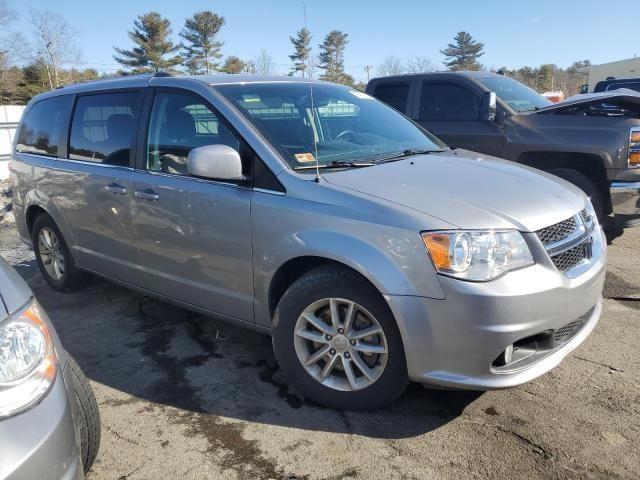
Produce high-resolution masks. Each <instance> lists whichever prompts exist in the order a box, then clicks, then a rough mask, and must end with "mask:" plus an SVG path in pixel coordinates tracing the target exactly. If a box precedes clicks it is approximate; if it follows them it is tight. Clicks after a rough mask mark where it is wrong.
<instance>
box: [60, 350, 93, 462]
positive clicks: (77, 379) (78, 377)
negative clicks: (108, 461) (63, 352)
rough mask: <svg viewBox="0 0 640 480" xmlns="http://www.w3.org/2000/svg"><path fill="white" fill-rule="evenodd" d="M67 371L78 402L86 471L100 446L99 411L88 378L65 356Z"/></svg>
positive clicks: (73, 361) (81, 442)
mask: <svg viewBox="0 0 640 480" xmlns="http://www.w3.org/2000/svg"><path fill="white" fill-rule="evenodd" d="M67 358H68V362H69V371H70V373H71V384H72V386H73V391H74V393H75V396H76V401H77V402H78V411H79V413H80V415H79V417H80V418H79V419H78V423H79V427H80V451H81V456H82V466H83V468H84V473H87V472H88V471H89V470H90V469H91V467H92V466H93V462H94V461H95V459H96V456H97V455H98V450H99V448H100V436H101V426H100V411H99V410H98V402H96V397H95V395H94V394H93V390H91V385H90V384H89V380H88V379H87V377H86V376H85V374H84V372H83V371H82V369H81V368H80V366H79V365H78V364H77V363H76V361H75V360H74V359H73V357H71V355H68V356H67Z"/></svg>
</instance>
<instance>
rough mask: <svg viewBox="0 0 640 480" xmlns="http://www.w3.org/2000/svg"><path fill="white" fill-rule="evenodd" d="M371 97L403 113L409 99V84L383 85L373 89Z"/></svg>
mask: <svg viewBox="0 0 640 480" xmlns="http://www.w3.org/2000/svg"><path fill="white" fill-rule="evenodd" d="M373 96H374V97H376V98H377V99H378V100H380V101H382V102H384V103H386V104H387V105H389V106H390V107H393V108H395V109H396V110H398V111H399V112H403V113H404V111H405V110H406V109H407V99H408V98H409V84H408V83H406V82H398V83H383V84H382V85H378V86H377V87H376V88H375V90H374V91H373Z"/></svg>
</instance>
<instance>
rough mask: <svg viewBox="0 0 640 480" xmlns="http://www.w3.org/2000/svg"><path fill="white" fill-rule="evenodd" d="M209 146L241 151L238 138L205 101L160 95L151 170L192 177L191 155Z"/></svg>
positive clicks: (151, 131) (156, 103)
mask: <svg viewBox="0 0 640 480" xmlns="http://www.w3.org/2000/svg"><path fill="white" fill-rule="evenodd" d="M205 145H228V146H229V147H231V148H233V149H234V150H236V151H238V152H239V151H240V144H239V141H238V138H237V137H236V136H235V135H234V134H233V132H232V131H231V130H230V129H229V127H227V126H226V124H225V123H224V122H222V121H221V120H220V118H219V117H218V114H216V113H214V112H213V111H212V110H211V109H210V108H209V107H208V106H207V105H205V104H204V102H203V100H202V99H201V98H199V97H198V96H196V95H191V94H186V93H168V92H159V93H157V94H156V96H155V98H154V100H153V108H152V110H151V120H150V122H149V135H148V138H147V160H146V168H147V170H151V171H155V172H164V173H172V174H176V175H189V170H188V168H187V157H188V156H189V152H190V151H191V150H193V149H194V148H197V147H203V146H205Z"/></svg>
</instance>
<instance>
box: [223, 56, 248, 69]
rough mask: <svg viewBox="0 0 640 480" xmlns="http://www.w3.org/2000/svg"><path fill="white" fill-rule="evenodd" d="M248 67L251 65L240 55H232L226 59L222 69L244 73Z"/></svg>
mask: <svg viewBox="0 0 640 480" xmlns="http://www.w3.org/2000/svg"><path fill="white" fill-rule="evenodd" d="M248 68H249V65H248V63H247V62H245V61H244V60H242V59H241V58H240V57H236V56H235V55H231V56H230V57H227V58H226V59H225V61H224V65H222V70H221V71H222V72H224V73H243V72H246V71H247V69H248Z"/></svg>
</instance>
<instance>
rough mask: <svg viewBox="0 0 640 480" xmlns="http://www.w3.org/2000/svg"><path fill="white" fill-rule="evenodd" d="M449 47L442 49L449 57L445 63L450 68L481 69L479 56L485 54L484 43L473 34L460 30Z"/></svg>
mask: <svg viewBox="0 0 640 480" xmlns="http://www.w3.org/2000/svg"><path fill="white" fill-rule="evenodd" d="M454 41H455V43H450V44H448V45H447V48H445V49H444V50H440V53H442V54H443V55H444V56H445V57H447V59H446V60H445V62H444V64H445V66H446V67H447V68H449V70H480V69H481V68H482V65H480V63H478V58H479V57H481V56H482V55H484V52H483V51H482V50H483V49H484V43H480V42H476V41H475V40H474V39H473V37H472V36H471V34H469V33H467V32H458V34H457V35H456V36H455V38H454Z"/></svg>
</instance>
